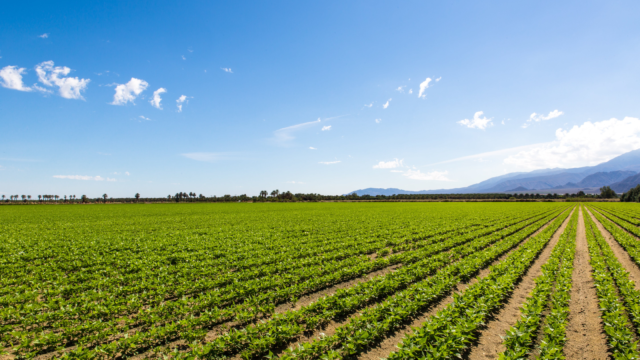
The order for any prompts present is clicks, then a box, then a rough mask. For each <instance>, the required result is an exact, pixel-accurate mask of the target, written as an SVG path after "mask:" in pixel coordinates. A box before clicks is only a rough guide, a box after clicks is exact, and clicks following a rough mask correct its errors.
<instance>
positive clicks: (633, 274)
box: [587, 210, 640, 290]
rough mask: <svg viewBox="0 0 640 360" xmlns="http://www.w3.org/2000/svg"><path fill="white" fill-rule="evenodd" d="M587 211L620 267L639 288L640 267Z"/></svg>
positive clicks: (639, 288) (637, 288) (638, 288)
mask: <svg viewBox="0 0 640 360" xmlns="http://www.w3.org/2000/svg"><path fill="white" fill-rule="evenodd" d="M587 212H588V213H589V215H590V216H591V219H592V220H593V222H595V223H596V226H597V227H598V230H600V232H601V233H602V236H604V238H605V240H606V241H607V244H609V247H610V248H611V250H612V251H613V253H614V254H615V255H616V257H617V258H618V261H620V263H621V264H622V267H624V269H625V270H626V271H627V272H628V273H629V279H631V280H632V281H633V282H634V283H635V285H636V290H640V268H639V267H638V265H636V263H635V262H634V261H633V259H631V256H629V253H627V252H626V251H625V249H624V248H623V247H622V246H620V244H618V242H617V241H616V240H615V239H614V238H613V236H612V235H611V233H610V232H608V231H607V229H605V228H604V226H602V224H601V223H600V222H599V221H598V219H596V217H595V216H593V214H592V213H591V211H589V210H587Z"/></svg>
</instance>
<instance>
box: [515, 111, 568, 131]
mask: <svg viewBox="0 0 640 360" xmlns="http://www.w3.org/2000/svg"><path fill="white" fill-rule="evenodd" d="M563 114H564V112H562V111H560V110H557V109H556V110H553V111H551V112H550V113H549V115H546V116H545V115H544V114H536V113H533V114H531V116H529V119H528V120H527V122H526V123H524V124H523V125H522V127H523V128H527V127H528V126H529V125H531V123H532V122H539V121H545V120H551V119H555V118H557V117H558V116H560V115H563Z"/></svg>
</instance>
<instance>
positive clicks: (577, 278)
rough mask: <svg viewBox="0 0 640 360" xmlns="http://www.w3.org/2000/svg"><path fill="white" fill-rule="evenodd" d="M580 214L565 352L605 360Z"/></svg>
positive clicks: (569, 354)
mask: <svg viewBox="0 0 640 360" xmlns="http://www.w3.org/2000/svg"><path fill="white" fill-rule="evenodd" d="M580 215H581V216H580V218H579V219H578V231H577V239H576V242H577V243H576V257H575V260H574V262H573V266H574V269H573V280H572V289H571V301H570V302H569V319H568V325H567V328H566V332H567V342H566V343H565V346H564V355H565V356H566V358H567V359H568V360H573V359H579V360H583V359H584V360H586V359H589V360H593V359H608V358H609V355H608V348H607V340H606V335H605V333H604V330H603V326H602V320H601V313H600V309H599V306H598V297H597V296H596V289H595V287H594V283H593V277H592V276H591V271H592V270H591V265H590V264H589V250H588V247H587V237H586V235H585V226H584V219H583V218H582V215H583V214H580Z"/></svg>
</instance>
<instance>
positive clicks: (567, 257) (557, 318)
mask: <svg viewBox="0 0 640 360" xmlns="http://www.w3.org/2000/svg"><path fill="white" fill-rule="evenodd" d="M576 213H577V211H576ZM575 225H576V223H575V222H571V223H570V224H569V227H567V229H566V230H565V231H564V232H563V233H562V235H561V236H560V239H559V241H558V244H557V245H556V246H555V248H554V249H553V251H552V252H551V255H550V257H549V259H548V260H547V262H546V263H545V264H544V265H543V266H542V269H541V270H542V274H540V275H539V276H538V277H537V278H536V279H535V286H534V288H533V290H532V291H531V293H530V294H529V297H528V298H527V300H526V301H525V303H524V304H523V305H522V309H521V316H520V319H518V321H517V322H516V323H515V325H513V326H512V327H511V328H510V329H509V330H507V333H506V335H505V336H504V342H503V344H504V346H505V351H504V352H502V353H501V354H500V355H499V359H500V360H516V359H525V358H527V357H528V356H529V354H530V353H531V352H532V350H533V346H534V345H535V341H536V339H537V336H538V334H539V331H540V327H541V325H542V322H543V312H544V311H545V310H548V309H549V308H550V306H549V304H551V309H550V313H549V316H548V317H547V324H546V326H545V328H544V340H545V341H543V342H542V346H541V349H540V350H541V351H540V357H543V358H544V356H546V355H548V354H553V353H556V354H558V353H557V352H555V351H554V349H556V350H557V349H558V348H559V349H560V350H562V346H561V345H563V342H564V340H563V339H564V326H563V325H562V324H563V323H564V322H565V321H564V320H566V310H567V309H566V308H565V307H564V306H562V305H563V304H565V303H566V300H567V298H568V293H567V290H570V288H571V273H572V270H573V258H574V256H575V235H576V229H575ZM554 285H555V291H554ZM567 286H568V289H567ZM552 294H553V295H552ZM563 300H564V301H563ZM558 323H560V324H561V326H556V325H558ZM549 338H551V339H549ZM556 339H557V340H560V339H562V341H557V340H556ZM549 340H551V341H549ZM554 340H556V341H554Z"/></svg>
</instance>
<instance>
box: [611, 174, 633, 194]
mask: <svg viewBox="0 0 640 360" xmlns="http://www.w3.org/2000/svg"><path fill="white" fill-rule="evenodd" d="M638 184H640V174H636V175H633V176H629V177H628V178H626V179H624V180H622V181H619V182H616V183H613V184H611V185H609V186H610V187H611V189H613V191H615V192H617V193H618V194H621V193H624V192H627V191H629V190H630V189H633V188H634V187H636V186H638Z"/></svg>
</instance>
